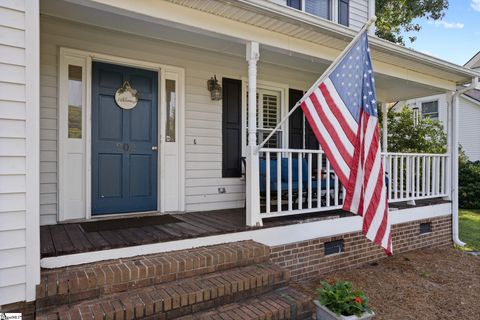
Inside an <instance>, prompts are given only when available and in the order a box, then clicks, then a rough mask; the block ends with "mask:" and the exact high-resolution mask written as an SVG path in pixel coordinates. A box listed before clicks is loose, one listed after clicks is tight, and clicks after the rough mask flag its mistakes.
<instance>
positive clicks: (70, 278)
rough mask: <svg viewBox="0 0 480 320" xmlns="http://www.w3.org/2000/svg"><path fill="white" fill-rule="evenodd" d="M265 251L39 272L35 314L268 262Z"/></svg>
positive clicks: (249, 248) (227, 247) (221, 249)
mask: <svg viewBox="0 0 480 320" xmlns="http://www.w3.org/2000/svg"><path fill="white" fill-rule="evenodd" d="M269 256H270V248H269V247H268V246H265V245H262V244H260V243H257V242H254V241H240V242H235V243H228V244H222V245H215V246H208V247H201V248H195V249H189V250H182V251H172V252H165V253H159V254H152V255H145V256H138V257H133V258H127V259H118V260H109V261H103V262H98V263H93V264H86V265H79V266H74V267H65V268H58V269H44V270H42V276H41V283H40V284H39V285H38V286H37V302H36V303H37V310H43V309H45V308H48V307H53V306H58V305H59V304H62V303H73V302H77V301H82V300H87V299H93V298H98V297H101V296H102V295H105V294H111V293H117V292H124V291H126V290H132V289H135V288H141V287H147V286H151V285H156V284H160V283H165V282H169V281H174V280H178V279H184V278H188V277H194V276H200V275H204V274H208V273H211V272H216V271H222V270H228V269H230V268H234V267H242V266H247V265H251V264H255V263H265V262H268V260H269Z"/></svg>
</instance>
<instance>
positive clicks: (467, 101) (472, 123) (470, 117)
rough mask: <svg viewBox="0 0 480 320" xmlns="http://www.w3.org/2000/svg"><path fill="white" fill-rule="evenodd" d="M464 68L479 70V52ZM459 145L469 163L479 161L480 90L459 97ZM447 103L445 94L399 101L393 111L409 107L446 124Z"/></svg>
mask: <svg viewBox="0 0 480 320" xmlns="http://www.w3.org/2000/svg"><path fill="white" fill-rule="evenodd" d="M465 67H466V68H471V69H474V70H475V69H476V70H480V52H478V53H477V54H476V55H475V56H473V57H472V58H471V59H470V60H469V61H468V62H467V63H466V64H465ZM458 99H459V101H458V106H459V121H460V124H461V125H460V126H459V136H458V139H459V143H460V145H461V146H462V148H463V150H464V151H465V154H466V155H467V156H468V158H469V159H470V160H471V161H478V160H480V136H479V135H478V130H477V128H478V124H479V123H480V90H479V89H475V90H471V91H469V92H465V93H464V94H462V95H460V96H459V98H458ZM447 102H448V96H447V95H445V94H439V95H433V96H427V97H421V98H416V99H409V100H406V101H399V102H397V103H396V104H395V106H394V110H400V109H401V108H403V107H404V106H410V107H411V108H412V109H413V111H414V113H415V115H416V116H418V117H420V116H428V117H430V118H431V119H436V120H439V121H440V122H442V123H443V124H446V123H447V112H446V110H447Z"/></svg>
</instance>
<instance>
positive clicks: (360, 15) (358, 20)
mask: <svg viewBox="0 0 480 320" xmlns="http://www.w3.org/2000/svg"><path fill="white" fill-rule="evenodd" d="M349 15H350V16H349V20H350V28H352V29H355V30H360V28H362V26H363V25H364V24H365V23H366V22H367V20H368V0H350V12H349Z"/></svg>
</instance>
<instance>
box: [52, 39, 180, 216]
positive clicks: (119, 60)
mask: <svg viewBox="0 0 480 320" xmlns="http://www.w3.org/2000/svg"><path fill="white" fill-rule="evenodd" d="M66 57H75V58H76V59H78V58H83V59H85V66H86V67H85V69H84V72H85V73H86V74H85V81H84V86H85V93H84V94H85V106H84V110H82V111H83V113H82V117H83V119H84V120H82V122H83V124H84V125H83V126H82V139H81V140H82V141H84V157H85V158H84V162H85V173H84V190H85V193H84V201H85V202H84V203H85V209H84V210H85V215H84V217H82V218H81V219H92V218H95V219H97V218H98V219H101V218H102V217H113V216H116V215H117V214H109V215H105V216H99V217H92V215H91V192H92V191H91V143H92V140H91V130H92V124H91V83H92V81H91V78H92V73H91V69H92V68H91V65H92V61H101V62H106V63H113V64H118V65H124V66H128V67H137V68H142V69H147V70H153V71H156V72H158V77H159V81H158V93H159V99H158V108H159V112H158V117H159V119H158V143H159V144H160V145H159V150H160V152H159V156H158V168H159V170H158V173H159V175H160V176H159V180H158V188H157V189H158V190H157V192H158V195H157V198H158V201H159V203H158V206H157V211H159V212H163V211H164V201H162V200H164V194H163V192H164V188H163V186H165V185H166V183H165V181H163V179H164V176H162V175H161V174H160V173H161V172H164V171H165V168H164V165H165V161H164V159H163V156H164V152H163V151H164V144H165V141H164V140H165V139H164V137H165V134H164V133H165V123H164V122H163V121H162V120H163V119H164V117H165V115H164V114H162V113H164V112H165V103H166V100H165V92H164V91H165V90H164V88H165V86H164V81H165V79H166V74H167V73H169V74H172V73H173V74H176V75H177V81H178V83H177V88H178V95H177V99H178V101H177V124H178V126H177V128H176V130H177V144H178V162H179V168H178V181H179V188H178V207H179V208H178V211H185V147H184V146H185V89H184V86H185V70H184V69H183V68H179V67H174V66H169V65H164V64H159V63H153V62H147V61H141V60H135V59H129V58H123V57H117V56H114V55H109V54H99V53H95V52H90V51H84V50H77V49H70V48H63V47H62V48H60V67H59V79H64V78H65V75H68V73H67V72H68V62H67V61H68V59H67V60H65V59H66ZM66 69H67V70H66ZM169 78H170V77H169ZM66 89H67V90H68V83H67V84H65V81H60V83H59V99H58V105H57V110H58V118H59V132H58V144H59V156H58V166H59V175H58V177H57V179H58V183H59V188H58V190H57V196H58V209H59V210H58V211H57V212H58V215H57V220H58V221H64V220H66V217H65V216H64V213H65V211H64V198H63V190H64V189H63V186H64V184H65V183H66V181H64V179H65V176H64V174H63V173H62V172H63V170H64V167H65V160H64V159H63V157H64V154H65V146H66V144H65V143H66V139H67V138H66V137H67V135H66V132H65V130H68V122H66V120H68V113H66V112H65V110H66V108H62V107H61V106H62V105H63V104H62V103H64V102H65V97H68V95H67V94H68V91H67V90H66ZM67 109H68V108H67ZM79 140H80V139H79ZM143 213H145V212H143ZM132 214H136V213H135V212H132ZM127 215H128V213H127V214H121V216H127Z"/></svg>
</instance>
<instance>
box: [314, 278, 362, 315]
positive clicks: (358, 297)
mask: <svg viewBox="0 0 480 320" xmlns="http://www.w3.org/2000/svg"><path fill="white" fill-rule="evenodd" d="M317 293H318V300H319V301H320V304H322V305H324V306H325V307H327V308H328V309H329V310H331V311H332V312H335V313H336V314H337V315H344V316H351V315H356V316H360V315H361V314H362V313H364V312H370V308H369V307H368V299H367V297H365V295H364V294H363V293H362V292H360V291H353V288H352V284H351V283H350V282H348V281H337V282H335V283H334V284H333V285H330V284H329V283H328V282H325V281H322V288H320V289H318V291H317Z"/></svg>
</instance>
